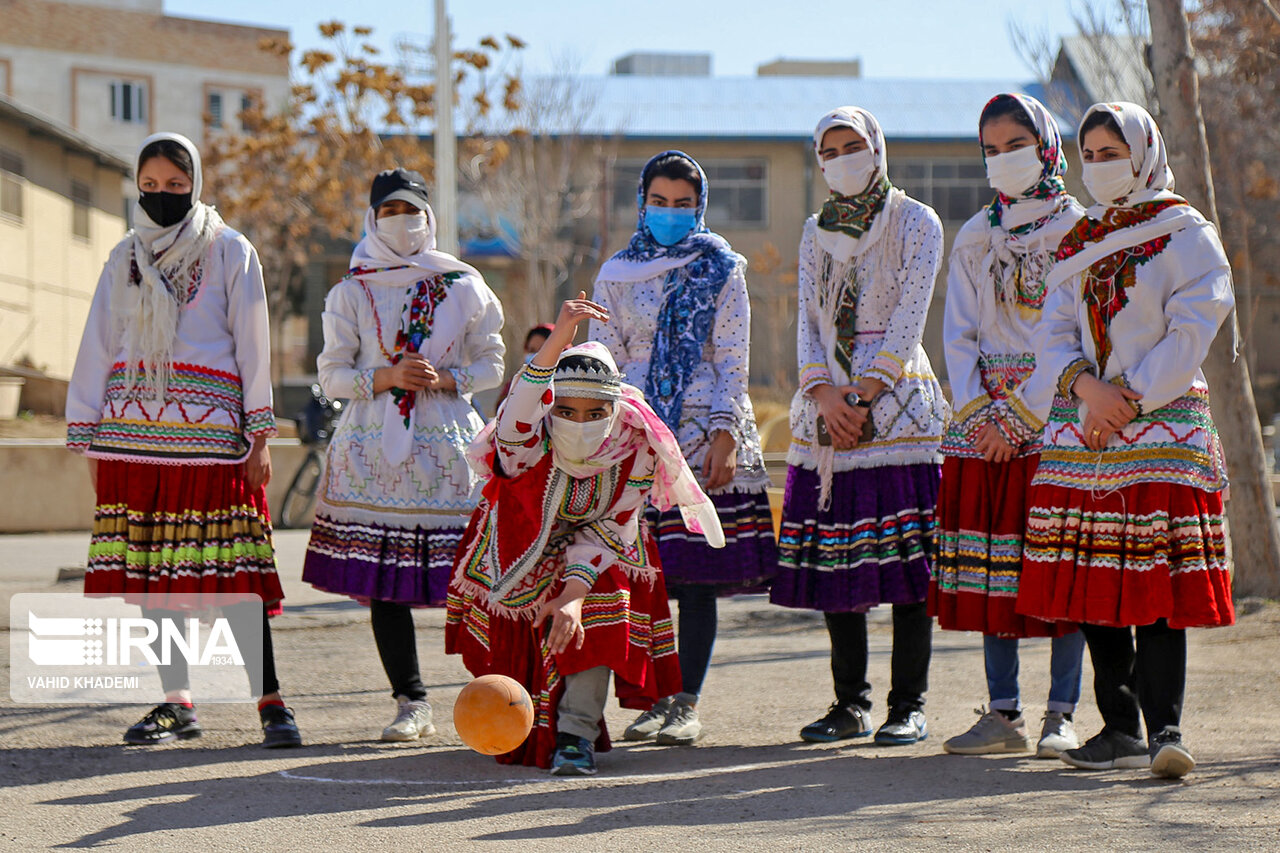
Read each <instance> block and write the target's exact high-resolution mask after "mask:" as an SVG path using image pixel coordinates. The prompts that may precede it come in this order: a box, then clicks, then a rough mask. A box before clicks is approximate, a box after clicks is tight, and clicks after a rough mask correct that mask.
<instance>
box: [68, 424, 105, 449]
mask: <svg viewBox="0 0 1280 853" xmlns="http://www.w3.org/2000/svg"><path fill="white" fill-rule="evenodd" d="M97 429H98V425H97V424H96V423H68V424H67V448H68V449H69V450H74V451H75V452H77V453H83V452H84V451H86V450H88V449H89V445H90V444H91V443H92V442H93V434H94V432H95V431H96V430H97Z"/></svg>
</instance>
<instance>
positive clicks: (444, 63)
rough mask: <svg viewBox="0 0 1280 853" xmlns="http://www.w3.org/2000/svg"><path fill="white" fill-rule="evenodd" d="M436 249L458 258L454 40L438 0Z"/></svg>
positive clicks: (433, 203) (434, 205)
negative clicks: (454, 130)
mask: <svg viewBox="0 0 1280 853" xmlns="http://www.w3.org/2000/svg"><path fill="white" fill-rule="evenodd" d="M435 54H436V134H435V157H436V166H435V170H436V186H435V193H434V195H433V197H432V199H431V208H432V210H434V211H435V214H436V248H438V249H440V251H442V252H448V253H449V254H451V255H456V254H458V140H457V137H455V136H454V135H453V38H452V36H451V34H450V33H449V14H448V11H447V10H446V9H445V0H436V38H435Z"/></svg>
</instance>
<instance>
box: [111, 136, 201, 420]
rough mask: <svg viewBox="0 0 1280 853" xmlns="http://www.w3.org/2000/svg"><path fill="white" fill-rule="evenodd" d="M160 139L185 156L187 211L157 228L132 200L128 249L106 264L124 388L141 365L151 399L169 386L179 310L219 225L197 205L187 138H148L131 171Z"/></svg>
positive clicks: (195, 154) (196, 172) (195, 160)
mask: <svg viewBox="0 0 1280 853" xmlns="http://www.w3.org/2000/svg"><path fill="white" fill-rule="evenodd" d="M162 140H167V141H170V142H176V143H178V144H179V145H181V146H182V147H183V148H184V149H185V150H186V151H187V153H188V154H189V155H190V156H191V167H192V168H191V171H192V174H191V209H190V210H189V211H187V215H186V216H184V217H183V218H182V221H181V222H178V223H176V224H174V225H170V226H167V227H162V226H160V225H157V224H156V223H155V222H154V221H152V219H151V217H150V216H148V215H147V212H146V211H145V210H143V209H142V205H141V204H139V203H138V202H136V201H135V202H134V204H133V222H134V227H133V230H131V231H130V232H129V233H128V234H126V235H125V238H124V241H123V242H122V244H121V245H122V246H123V245H125V244H128V246H129V248H128V250H127V251H116V252H113V253H112V256H111V260H110V261H109V263H110V264H111V288H112V289H111V305H112V315H113V320H114V325H115V331H116V334H117V335H119V336H120V338H121V339H122V340H123V341H124V344H125V363H126V368H125V370H126V373H125V376H126V387H128V388H132V387H133V386H134V385H135V384H137V380H138V365H139V363H141V364H142V365H143V369H144V372H145V377H144V378H145V381H144V389H143V390H144V392H145V393H146V395H147V396H149V397H152V398H155V399H159V398H161V397H162V396H163V394H164V391H165V389H166V388H167V387H168V384H169V368H170V363H171V362H172V360H173V342H174V339H175V338H176V337H177V334H178V317H179V312H180V311H181V310H182V307H183V306H185V305H186V304H187V302H188V301H189V300H190V298H191V295H192V293H193V292H194V290H195V288H196V286H197V285H198V284H199V279H198V275H199V273H200V270H199V265H200V264H201V262H203V261H204V259H205V256H206V255H207V254H208V252H209V247H210V246H211V245H212V244H213V240H214V238H215V237H216V236H217V234H218V232H219V231H220V230H222V228H224V227H225V224H224V223H223V221H222V217H221V216H219V215H218V212H217V211H216V210H214V209H213V208H212V207H210V206H209V205H207V204H205V203H204V202H202V201H200V193H201V190H203V188H204V174H203V171H202V169H201V167H200V151H199V150H198V149H197V148H196V146H195V143H193V142H192V141H191V140H190V139H187V138H186V137H185V136H182V135H181V134H177V133H153V134H151V135H150V136H148V137H147V138H146V139H144V140H142V145H141V146H139V148H138V157H139V162H138V163H137V168H136V170H135V172H140V171H141V170H142V166H143V163H142V162H141V157H142V152H143V151H144V150H146V148H147V146H149V145H151V144H152V143H153V142H160V141H162ZM135 264H136V265H137V269H138V273H139V275H140V276H141V280H140V281H137V282H135V281H132V277H133V266H134V265H135Z"/></svg>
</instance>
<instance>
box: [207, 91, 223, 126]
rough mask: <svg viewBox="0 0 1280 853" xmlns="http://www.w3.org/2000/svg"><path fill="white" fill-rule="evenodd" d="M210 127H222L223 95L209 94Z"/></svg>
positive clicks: (219, 93)
mask: <svg viewBox="0 0 1280 853" xmlns="http://www.w3.org/2000/svg"><path fill="white" fill-rule="evenodd" d="M208 112H209V127H214V128H220V127H222V93H221V92H210V93H209V110H208Z"/></svg>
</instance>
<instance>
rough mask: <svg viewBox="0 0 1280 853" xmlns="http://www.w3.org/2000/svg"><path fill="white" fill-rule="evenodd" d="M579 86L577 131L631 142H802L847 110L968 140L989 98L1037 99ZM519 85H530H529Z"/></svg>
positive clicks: (829, 89)
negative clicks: (585, 107) (582, 106)
mask: <svg viewBox="0 0 1280 853" xmlns="http://www.w3.org/2000/svg"><path fill="white" fill-rule="evenodd" d="M579 83H580V85H581V87H582V92H583V94H584V96H585V97H586V98H587V99H591V98H594V100H595V109H594V111H593V112H592V114H591V115H590V116H589V117H588V118H587V120H586V123H585V126H583V127H581V128H580V129H579V130H578V132H580V133H586V134H602V135H614V134H618V135H621V136H623V137H633V138H646V137H663V138H670V137H692V138H756V139H759V138H769V139H808V138H809V137H810V135H811V134H812V133H813V127H814V125H815V124H817V121H818V118H819V117H821V116H822V114H823V113H825V112H827V111H828V110H830V109H832V108H833V107H838V106H843V105H854V106H860V107H863V108H864V109H867V110H870V111H871V112H872V113H873V114H874V115H875V116H876V118H877V119H879V121H880V125H881V127H883V128H884V132H885V136H886V137H887V138H889V139H900V140H901V139H922V140H932V139H972V138H973V137H974V136H975V135H976V133H977V119H978V115H979V113H980V112H981V111H982V108H983V106H985V105H986V103H987V101H988V100H990V99H991V98H992V96H994V95H996V94H999V93H1001V92H1023V93H1026V94H1030V95H1032V96H1034V97H1037V98H1041V100H1043V98H1042V97H1041V96H1042V95H1043V87H1041V86H1040V85H1039V84H1038V83H1028V82H1026V81H1014V80H915V79H910V80H886V79H874V78H872V79H866V78H850V77H786V76H778V77H641V76H628V75H615V76H607V77H599V76H595V77H581V78H579ZM525 85H526V88H530V87H532V86H536V85H537V80H536V78H534V79H526V81H525ZM1063 129H1064V130H1066V129H1067V127H1066V125H1065V124H1064V126H1063ZM546 130H547V131H549V132H551V133H553V134H555V133H556V132H557V130H559V132H566V131H569V130H570V129H569V128H565V129H555V128H546Z"/></svg>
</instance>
